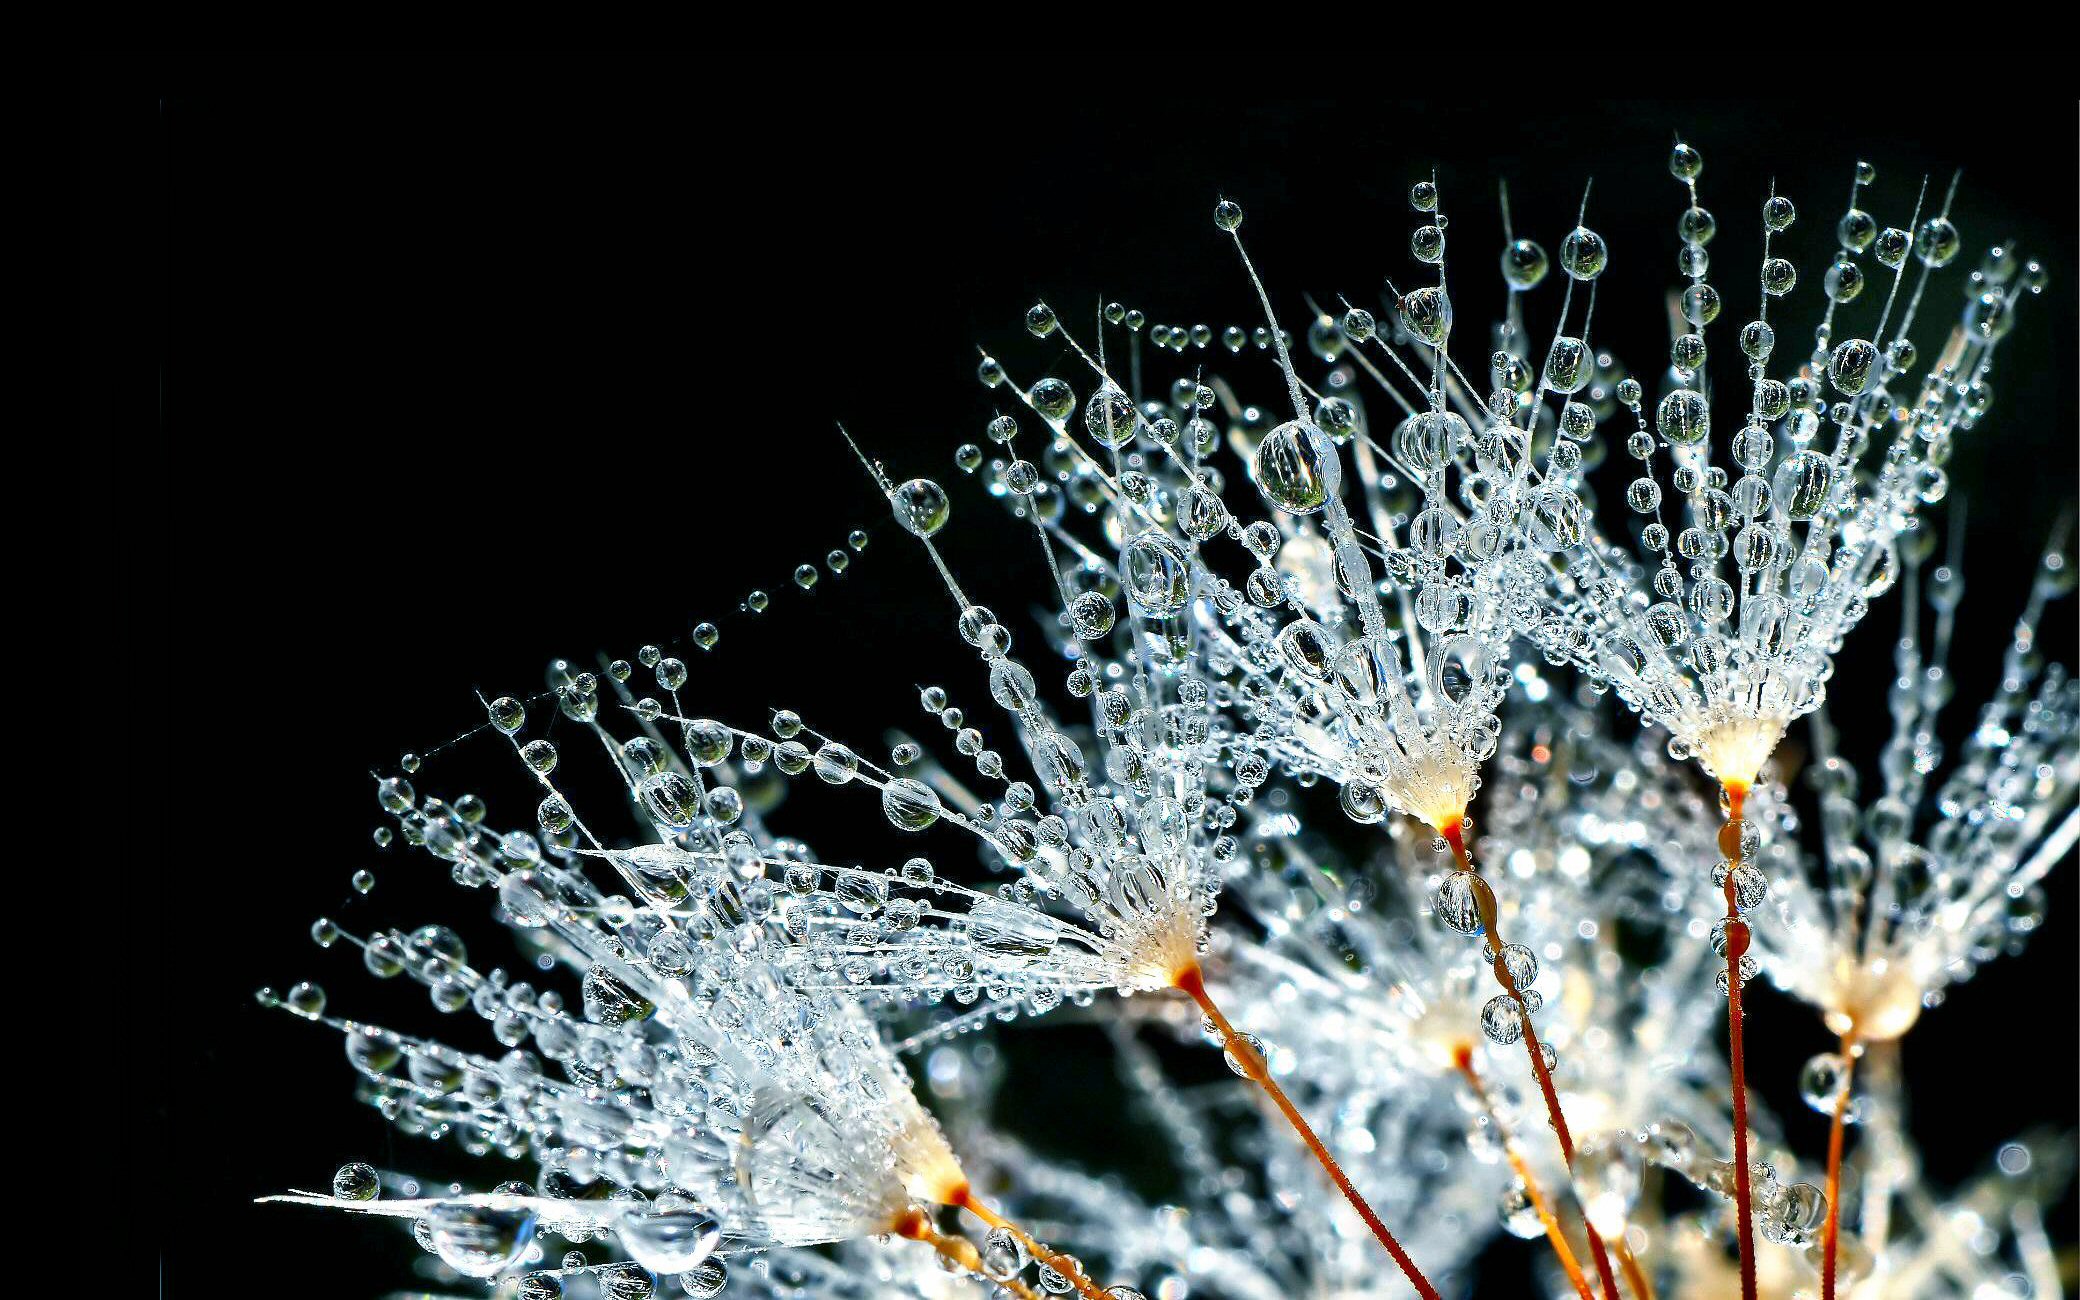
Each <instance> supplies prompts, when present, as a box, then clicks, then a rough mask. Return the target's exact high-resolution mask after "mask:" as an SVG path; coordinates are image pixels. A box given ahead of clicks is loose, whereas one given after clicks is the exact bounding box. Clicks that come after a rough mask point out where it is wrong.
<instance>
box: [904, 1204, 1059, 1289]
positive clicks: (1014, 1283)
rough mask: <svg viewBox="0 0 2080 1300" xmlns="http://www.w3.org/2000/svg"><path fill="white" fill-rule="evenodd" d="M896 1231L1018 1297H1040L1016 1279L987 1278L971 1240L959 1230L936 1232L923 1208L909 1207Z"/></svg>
mask: <svg viewBox="0 0 2080 1300" xmlns="http://www.w3.org/2000/svg"><path fill="white" fill-rule="evenodd" d="M895 1232H896V1235H897V1236H899V1237H908V1238H909V1239H910V1240H912V1241H921V1242H924V1243H925V1244H926V1245H928V1246H930V1247H931V1248H932V1249H933V1250H935V1251H937V1252H938V1253H939V1255H940V1257H941V1258H943V1259H945V1260H946V1261H947V1262H948V1263H950V1264H952V1265H953V1266H954V1267H956V1268H958V1269H960V1270H961V1271H963V1272H966V1273H972V1274H974V1275H975V1276H977V1277H980V1278H984V1279H987V1280H988V1281H990V1282H991V1283H993V1284H995V1285H997V1286H1001V1287H1003V1288H1004V1289H1005V1290H1006V1291H1008V1292H1010V1293H1011V1294H1012V1295H1014V1296H1017V1297H1018V1300H1040V1296H1039V1295H1038V1294H1037V1293H1036V1292H1035V1291H1034V1290H1033V1289H1032V1288H1031V1287H1029V1286H1027V1285H1026V1284H1025V1283H1023V1282H1021V1281H1019V1280H1018V1279H1016V1278H1013V1279H1012V1280H1010V1281H1008V1282H998V1281H997V1280H996V1279H995V1278H993V1277H990V1275H989V1274H988V1273H987V1272H986V1271H984V1269H983V1267H982V1252H981V1251H979V1250H977V1249H975V1243H974V1242H972V1241H969V1240H968V1239H967V1238H966V1237H963V1236H961V1235H960V1234H959V1233H954V1232H941V1231H939V1228H938V1225H937V1224H935V1223H933V1222H932V1219H931V1216H930V1215H928V1214H926V1213H925V1212H924V1211H922V1210H911V1211H910V1212H909V1213H907V1214H905V1215H904V1216H903V1217H902V1218H901V1219H900V1220H898V1221H897V1223H896V1226H895Z"/></svg>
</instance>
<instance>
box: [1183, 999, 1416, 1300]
mask: <svg viewBox="0 0 2080 1300" xmlns="http://www.w3.org/2000/svg"><path fill="white" fill-rule="evenodd" d="M1171 979H1172V982H1173V983H1174V984H1175V985H1176V986H1177V987H1178V988H1179V989H1182V990H1183V991H1184V992H1185V994H1186V995H1187V996H1189V997H1190V998H1191V999H1192V1001H1194V1002H1196V1003H1198V1004H1199V1010H1201V1011H1203V1012H1205V1013H1206V1018H1207V1019H1208V1020H1211V1021H1212V1022H1213V1024H1214V1027H1215V1028H1216V1029H1217V1030H1219V1031H1220V1036H1221V1046H1222V1047H1223V1048H1224V1049H1225V1050H1227V1051H1228V1052H1229V1053H1231V1054H1232V1055H1233V1056H1234V1058H1235V1059H1236V1060H1237V1061H1239V1062H1241V1063H1242V1067H1243V1070H1244V1072H1245V1074H1246V1075H1247V1076H1248V1078H1249V1080H1250V1082H1252V1083H1254V1084H1256V1085H1257V1086H1258V1087H1260V1088H1262V1089H1263V1090H1264V1092H1265V1095H1267V1096H1269V1097H1270V1098H1271V1100H1272V1102H1273V1103H1274V1104H1275V1105H1277V1107H1278V1109H1279V1111H1280V1113H1282V1114H1283V1115H1284V1116H1285V1117H1286V1122H1287V1123H1289V1124H1291V1125H1292V1126H1293V1131H1294V1132H1295V1133H1298V1134H1299V1135H1300V1140H1301V1141H1302V1142H1304V1143H1306V1144H1307V1149H1308V1150H1309V1151H1311V1152H1313V1153H1314V1158H1315V1159H1316V1160H1317V1161H1318V1162H1320V1164H1321V1166H1322V1169H1323V1170H1324V1171H1325V1172H1326V1173H1327V1174H1328V1175H1329V1181H1331V1182H1333V1183H1335V1184H1336V1189H1337V1190H1338V1191H1340V1192H1342V1193H1343V1196H1344V1199H1345V1200H1347V1201H1349V1202H1350V1203H1351V1208H1352V1209H1354V1210H1356V1211H1357V1212H1358V1217H1359V1218H1361V1219H1363V1220H1364V1221H1365V1226H1366V1227H1368V1228H1370V1229H1372V1235H1373V1236H1375V1237H1377V1238H1379V1244H1380V1245H1382V1246H1385V1247H1386V1248H1387V1253H1388V1254H1389V1255H1392V1256H1393V1257H1394V1262H1395V1263H1396V1264H1398V1265H1400V1266H1401V1272H1402V1273H1403V1274H1404V1275H1405V1276H1406V1277H1407V1278H1408V1280H1409V1282H1410V1284H1411V1285H1413V1286H1414V1287H1415V1289H1416V1292H1417V1293H1418V1294H1419V1295H1421V1296H1422V1297H1423V1300H1441V1298H1440V1297H1439V1296H1438V1294H1437V1288H1436V1287H1434V1286H1431V1285H1430V1279H1429V1278H1426V1277H1424V1276H1423V1271H1422V1270H1421V1269H1419V1268H1417V1267H1416V1263H1415V1261H1414V1260H1412V1259H1410V1258H1409V1257H1408V1252H1407V1251H1405V1250H1403V1249H1402V1248H1401V1243H1400V1242H1398V1241H1396V1240H1394V1234H1393V1233H1391V1232H1388V1231H1387V1225H1386V1224H1384V1223H1381V1222H1380V1219H1379V1216H1378V1215H1377V1214H1374V1213H1373V1212H1372V1206H1370V1205H1368V1204H1367V1203H1366V1201H1365V1197H1364V1196H1363V1195H1362V1194H1360V1193H1359V1191H1358V1189H1357V1188H1356V1187H1354V1186H1353V1185H1352V1184H1351V1180H1350V1179H1349V1178H1348V1177H1347V1176H1346V1175H1345V1174H1344V1172H1343V1169H1342V1168H1341V1167H1340V1166H1339V1165H1338V1164H1337V1163H1336V1157H1334V1156H1332V1155H1330V1154H1329V1148H1327V1147H1325V1146H1323V1145H1322V1140H1321V1139H1320V1138H1318V1137H1316V1136H1315V1135H1314V1130H1313V1129H1311V1128H1309V1127H1308V1125H1307V1121H1306V1120H1305V1119H1303V1118H1301V1115H1300V1111H1299V1108H1298V1107H1296V1106H1294V1105H1293V1103H1292V1100H1291V1099H1290V1098H1288V1097H1287V1096H1286V1094H1285V1089H1283V1088H1281V1087H1279V1086H1278V1083H1277V1081H1276V1080H1274V1079H1273V1078H1272V1077H1271V1070H1270V1067H1268V1066H1266V1065H1265V1064H1264V1058H1263V1057H1261V1056H1259V1055H1257V1053H1256V1050H1255V1049H1254V1048H1252V1047H1251V1046H1250V1045H1249V1044H1248V1043H1246V1042H1244V1041H1242V1038H1241V1036H1240V1035H1239V1034H1237V1033H1236V1031H1235V1026H1234V1025H1232V1024H1230V1023H1228V1018H1227V1017H1226V1016H1225V1015H1222V1014H1221V1009H1220V1008H1219V1007H1217V1006H1215V1005H1214V1002H1213V999H1212V998H1211V997H1208V996H1207V993H1206V979H1205V976H1204V975H1202V974H1201V973H1200V970H1199V966H1198V963H1196V962H1194V963H1192V964H1191V965H1188V966H1186V967H1185V968H1184V969H1183V970H1180V971H1179V972H1177V974H1176V975H1174V976H1172V977H1171Z"/></svg>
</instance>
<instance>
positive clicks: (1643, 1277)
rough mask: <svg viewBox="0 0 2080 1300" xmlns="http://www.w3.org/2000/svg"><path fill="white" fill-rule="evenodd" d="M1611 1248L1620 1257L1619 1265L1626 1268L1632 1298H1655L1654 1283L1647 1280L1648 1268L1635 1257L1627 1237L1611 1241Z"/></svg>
mask: <svg viewBox="0 0 2080 1300" xmlns="http://www.w3.org/2000/svg"><path fill="white" fill-rule="evenodd" d="M1611 1250H1612V1252H1613V1253H1615V1254H1616V1255H1617V1257H1618V1267H1620V1268H1622V1269H1624V1270H1625V1285H1626V1286H1628V1287H1631V1288H1632V1300H1654V1284H1653V1283H1652V1282H1650V1281H1648V1280H1647V1274H1646V1270H1645V1269H1642V1268H1641V1267H1640V1266H1639V1261H1638V1260H1637V1259H1635V1258H1633V1255H1632V1250H1631V1248H1630V1247H1628V1246H1627V1245H1626V1244H1625V1239H1624V1238H1623V1237H1620V1238H1618V1239H1617V1240H1615V1241H1613V1242H1611Z"/></svg>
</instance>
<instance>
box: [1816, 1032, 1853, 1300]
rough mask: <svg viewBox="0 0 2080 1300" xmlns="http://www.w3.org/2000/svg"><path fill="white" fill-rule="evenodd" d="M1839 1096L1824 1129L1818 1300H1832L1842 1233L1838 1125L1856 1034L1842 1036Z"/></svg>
mask: <svg viewBox="0 0 2080 1300" xmlns="http://www.w3.org/2000/svg"><path fill="white" fill-rule="evenodd" d="M1842 1062H1843V1072H1842V1095H1841V1096H1839V1097H1837V1098H1835V1099H1834V1122H1833V1123H1832V1124H1831V1125H1830V1126H1829V1127H1828V1130H1827V1230H1826V1232H1825V1234H1824V1235H1823V1236H1822V1238H1821V1241H1822V1243H1823V1244H1822V1247H1821V1249H1822V1258H1823V1262H1822V1265H1821V1269H1820V1300H1834V1274H1835V1257H1836V1253H1837V1251H1838V1249H1839V1246H1840V1242H1841V1231H1842V1226H1841V1225H1842V1126H1843V1123H1844V1121H1845V1120H1846V1118H1847V1116H1848V1113H1849V1084H1850V1082H1851V1081H1852V1080H1853V1079H1855V1077H1856V1035H1855V1033H1854V1032H1853V1031H1852V1032H1850V1033H1846V1034H1843V1035H1842Z"/></svg>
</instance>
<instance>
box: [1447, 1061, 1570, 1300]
mask: <svg viewBox="0 0 2080 1300" xmlns="http://www.w3.org/2000/svg"><path fill="white" fill-rule="evenodd" d="M1452 1063H1453V1064H1455V1065H1457V1066H1458V1067H1459V1073H1460V1074H1462V1075H1464V1076H1465V1077H1466V1083H1467V1086H1468V1087H1470V1088H1472V1089H1473V1095H1474V1097H1475V1098H1477V1099H1478V1100H1479V1101H1480V1104H1481V1109H1483V1110H1485V1111H1487V1112H1488V1119H1489V1121H1490V1122H1491V1123H1493V1124H1494V1125H1495V1135H1496V1136H1497V1137H1498V1138H1500V1139H1501V1140H1502V1151H1503V1154H1504V1155H1505V1156H1507V1157H1508V1158H1509V1167H1510V1168H1511V1169H1514V1170H1515V1171H1516V1173H1517V1177H1518V1179H1519V1180H1521V1181H1522V1182H1523V1184H1524V1191H1525V1194H1526V1195H1528V1196H1530V1198H1531V1207H1532V1208H1533V1209H1535V1210H1537V1211H1538V1221H1539V1224H1540V1225H1541V1226H1542V1227H1544V1228H1545V1230H1546V1240H1547V1241H1550V1242H1551V1243H1553V1253H1554V1254H1556V1255H1558V1256H1559V1257H1560V1267H1561V1268H1562V1269H1564V1270H1565V1271H1566V1273H1567V1280H1568V1281H1569V1282H1571V1283H1573V1284H1574V1289H1575V1294H1577V1295H1579V1296H1580V1297H1581V1298H1582V1300H1595V1297H1594V1296H1593V1295H1592V1294H1591V1293H1590V1291H1589V1279H1588V1278H1586V1277H1584V1276H1582V1265H1581V1262H1580V1261H1579V1260H1577V1259H1576V1258H1575V1257H1574V1249H1573V1247H1571V1246H1569V1245H1568V1244H1567V1236H1566V1234H1565V1233H1563V1232H1561V1231H1560V1220H1559V1219H1558V1218H1556V1217H1554V1215H1553V1207H1552V1205H1551V1204H1550V1203H1549V1202H1547V1200H1546V1195H1545V1192H1544V1191H1542V1190H1541V1189H1540V1188H1539V1185H1538V1180H1537V1179H1536V1178H1534V1177H1532V1175H1531V1166H1530V1164H1529V1163H1527V1162H1526V1161H1525V1159H1524V1153H1523V1152H1522V1151H1520V1150H1518V1149H1517V1139H1516V1138H1515V1137H1514V1136H1513V1135H1512V1134H1511V1133H1510V1131H1509V1127H1508V1126H1507V1125H1505V1124H1504V1123H1503V1122H1502V1116H1501V1114H1500V1113H1499V1112H1497V1111H1496V1109H1495V1103H1494V1101H1492V1100H1491V1099H1490V1098H1489V1096H1488V1089H1487V1085H1486V1084H1483V1083H1482V1082H1481V1076H1480V1073H1479V1072H1478V1071H1477V1070H1475V1069H1474V1068H1473V1050H1472V1049H1471V1048H1468V1047H1464V1046H1462V1047H1460V1048H1459V1050H1458V1051H1457V1052H1455V1053H1454V1054H1453V1062H1452Z"/></svg>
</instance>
